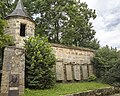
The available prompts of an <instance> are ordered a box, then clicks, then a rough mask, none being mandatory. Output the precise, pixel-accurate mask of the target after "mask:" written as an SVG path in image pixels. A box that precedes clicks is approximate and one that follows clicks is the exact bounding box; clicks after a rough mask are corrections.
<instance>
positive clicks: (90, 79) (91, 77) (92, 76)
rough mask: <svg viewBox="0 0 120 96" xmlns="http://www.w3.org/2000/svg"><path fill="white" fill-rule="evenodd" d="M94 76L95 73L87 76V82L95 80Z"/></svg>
mask: <svg viewBox="0 0 120 96" xmlns="http://www.w3.org/2000/svg"><path fill="white" fill-rule="evenodd" d="M96 78H97V77H96V76H95V75H90V76H89V77H88V81H89V82H91V81H95V80H96Z"/></svg>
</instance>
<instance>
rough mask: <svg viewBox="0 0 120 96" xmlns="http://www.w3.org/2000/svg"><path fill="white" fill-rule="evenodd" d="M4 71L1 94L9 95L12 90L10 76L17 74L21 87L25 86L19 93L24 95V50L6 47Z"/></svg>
mask: <svg viewBox="0 0 120 96" xmlns="http://www.w3.org/2000/svg"><path fill="white" fill-rule="evenodd" d="M16 52H17V54H16ZM2 69H3V70H2V82H1V93H8V91H9V89H10V86H9V85H10V84H9V83H10V81H11V77H10V76H11V75H12V74H14V75H15V74H17V75H16V76H17V77H18V79H19V82H20V84H21V86H23V87H21V88H23V89H21V90H20V91H19V93H24V72H25V52H24V50H23V49H20V48H16V47H6V48H5V50H4V60H3V68H2ZM19 69H20V70H19ZM21 70H22V71H21ZM21 72H22V73H21ZM12 76H13V75H12ZM18 89H19V84H18Z"/></svg>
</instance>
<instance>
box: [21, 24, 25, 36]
mask: <svg viewBox="0 0 120 96" xmlns="http://www.w3.org/2000/svg"><path fill="white" fill-rule="evenodd" d="M25 27H26V24H22V23H21V24H20V36H24V37H25Z"/></svg>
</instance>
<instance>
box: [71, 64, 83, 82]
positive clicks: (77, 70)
mask: <svg viewBox="0 0 120 96" xmlns="http://www.w3.org/2000/svg"><path fill="white" fill-rule="evenodd" d="M73 72H74V79H75V80H81V71H80V65H75V66H73Z"/></svg>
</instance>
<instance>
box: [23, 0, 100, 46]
mask: <svg viewBox="0 0 120 96" xmlns="http://www.w3.org/2000/svg"><path fill="white" fill-rule="evenodd" d="M29 2H30V0H29ZM31 2H32V3H31V4H29V3H28V0H25V1H24V3H25V4H24V5H25V6H26V8H27V10H28V12H29V13H30V15H31V16H33V15H36V14H37V15H38V16H37V18H36V19H35V21H36V23H37V26H36V34H40V35H41V36H48V40H49V42H52V43H61V44H65V45H75V46H83V47H86V45H85V43H89V42H92V41H91V40H93V39H94V35H95V30H93V26H92V23H91V22H90V20H91V19H95V17H96V14H95V10H92V9H89V8H88V6H87V4H86V3H78V2H76V0H31ZM88 41H89V42H88ZM96 43H98V42H96ZM88 45H89V44H88ZM87 47H89V46H87ZM90 47H91V46H90Z"/></svg>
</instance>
